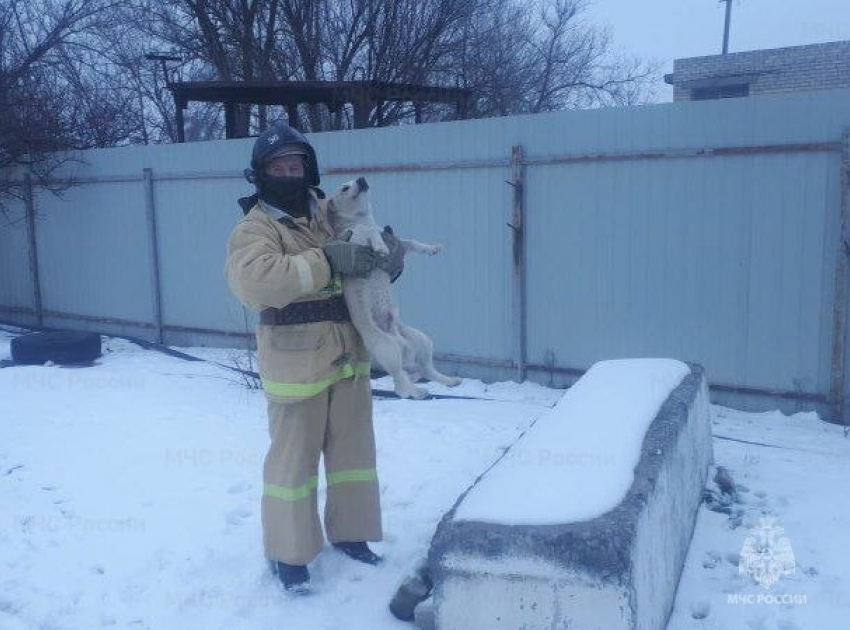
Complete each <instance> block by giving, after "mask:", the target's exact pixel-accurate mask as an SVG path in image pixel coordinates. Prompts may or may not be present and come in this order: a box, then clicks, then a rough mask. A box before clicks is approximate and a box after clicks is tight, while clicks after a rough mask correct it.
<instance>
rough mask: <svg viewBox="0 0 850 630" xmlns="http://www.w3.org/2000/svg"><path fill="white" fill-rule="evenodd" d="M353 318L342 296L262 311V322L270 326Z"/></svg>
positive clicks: (342, 320) (346, 320) (347, 320)
mask: <svg viewBox="0 0 850 630" xmlns="http://www.w3.org/2000/svg"><path fill="white" fill-rule="evenodd" d="M349 321H351V316H350V315H349V314H348V307H347V306H346V305H345V298H344V297H342V296H341V295H335V296H333V297H330V298H327V299H324V300H310V301H309V302H293V303H292V304H288V305H287V306H285V307H283V308H264V309H263V310H262V311H260V322H261V323H263V324H268V325H270V326H286V325H288V324H309V323H312V322H349Z"/></svg>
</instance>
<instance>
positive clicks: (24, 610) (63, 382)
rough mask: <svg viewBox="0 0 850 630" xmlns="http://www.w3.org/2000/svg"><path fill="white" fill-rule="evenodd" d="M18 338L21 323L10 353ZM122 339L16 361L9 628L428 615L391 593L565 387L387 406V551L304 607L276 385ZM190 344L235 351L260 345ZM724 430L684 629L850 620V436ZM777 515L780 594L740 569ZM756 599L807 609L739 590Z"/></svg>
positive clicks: (4, 601) (797, 424)
mask: <svg viewBox="0 0 850 630" xmlns="http://www.w3.org/2000/svg"><path fill="white" fill-rule="evenodd" d="M10 338H11V336H10V335H8V334H0V360H2V359H4V358H8V355H9V348H8V344H9V340H10ZM104 346H105V353H104V357H103V358H102V359H100V360H98V362H97V365H96V366H94V367H89V368H63V367H10V368H4V369H0V505H2V516H0V629H3V630H6V629H7V628H8V629H10V630H11V629H18V628H26V629H30V628H42V629H45V630H46V629H54V628H55V629H63V630H64V629H81V630H89V629H93V628H109V627H112V628H139V629H142V628H151V629H155V630H171V629H173V630H184V629H191V628H199V629H200V628H203V629H211V628H228V629H230V628H234V629H235V628H251V629H265V628H269V629H272V628H274V629H275V630H279V629H280V628H286V629H288V630H290V629H291V630H300V629H304V630H308V629H309V630H318V629H322V628H328V629H332V630H348V629H352V630H360V629H362V630H367V629H368V630H380V629H383V628H404V627H408V626H406V624H403V623H401V622H398V621H396V620H395V619H393V617H392V616H391V615H390V613H389V612H388V610H387V604H388V602H389V600H390V598H391V597H392V594H393V592H394V590H395V588H396V586H397V584H398V583H399V581H400V580H401V579H402V578H403V577H404V575H405V574H406V573H407V572H408V571H409V570H410V569H411V568H412V567H413V565H414V564H415V563H416V562H417V561H418V560H419V559H420V557H421V556H422V555H423V554H424V553H425V550H426V549H427V545H428V542H429V540H430V537H431V535H432V534H433V531H434V529H435V527H436V524H437V522H438V520H439V519H440V517H441V516H442V514H443V512H444V511H445V510H447V509H448V508H449V507H450V506H451V505H452V504H453V503H454V501H455V499H456V498H457V496H458V495H459V493H460V492H461V491H463V490H464V489H465V488H466V487H467V486H468V485H469V483H471V482H472V481H473V480H474V479H475V477H476V476H477V475H479V474H480V473H481V472H482V471H483V470H484V469H485V468H486V467H487V466H488V465H489V464H490V463H491V462H492V461H493V460H494V459H495V458H496V457H498V456H499V454H500V453H501V451H502V449H504V448H505V447H506V446H508V445H509V444H511V443H512V442H513V441H514V440H515V439H516V438H517V436H518V435H519V434H520V433H521V432H522V431H523V430H524V429H525V428H526V427H527V426H528V425H529V423H531V422H532V421H533V420H534V418H536V417H537V416H538V415H539V414H541V413H544V412H545V411H546V410H547V409H548V408H549V407H550V406H551V405H552V404H554V403H555V402H556V401H557V400H558V399H559V398H560V396H561V395H562V393H563V392H562V391H558V390H549V389H546V388H543V387H540V386H536V385H533V384H524V385H516V384H512V383H501V384H493V385H484V384H482V383H481V382H478V381H465V382H464V384H463V385H461V387H460V388H458V389H456V390H452V391H451V392H450V393H452V394H461V395H469V396H476V397H481V398H487V399H489V400H429V401H420V402H414V401H398V400H377V401H376V404H375V429H376V436H377V441H378V471H379V476H380V481H381V492H382V505H383V509H384V529H385V534H386V540H385V541H384V542H383V543H380V544H377V545H375V548H376V550H377V551H379V552H380V553H381V554H382V555H384V556H385V562H384V563H383V564H382V565H381V566H379V567H368V566H364V565H359V564H356V563H354V562H352V561H350V560H348V559H347V558H345V557H342V556H341V555H339V554H338V553H337V552H335V551H333V550H332V549H330V548H326V549H325V550H324V551H323V552H322V553H321V554H320V556H319V558H318V559H317V560H316V562H314V563H313V565H311V573H312V575H313V582H314V585H315V588H314V592H313V594H311V595H310V596H307V597H303V598H298V597H294V596H290V595H288V594H285V593H283V592H282V590H281V589H280V588H279V587H278V585H277V584H276V582H275V580H274V578H273V577H272V576H271V575H270V574H269V573H268V571H267V568H266V564H265V562H264V560H263V557H262V547H261V535H260V520H259V500H260V493H261V488H262V483H261V464H262V458H263V455H264V453H265V448H266V444H267V439H268V437H267V433H266V418H265V410H266V409H265V402H264V399H263V396H262V394H261V392H259V391H257V390H252V389H249V388H247V387H246V386H245V383H244V381H243V380H242V379H241V378H240V377H239V376H238V375H237V374H234V373H233V372H229V371H227V370H224V369H222V368H220V367H217V366H215V365H211V364H206V363H193V362H187V361H183V360H180V359H176V358H173V357H169V356H166V355H163V354H160V353H157V352H152V351H146V350H142V349H141V348H139V347H137V346H135V345H134V344H131V343H129V342H125V341H122V340H119V339H107V340H105V344H104ZM187 352H189V353H191V354H196V355H203V356H204V357H206V358H210V359H215V360H218V361H220V362H223V363H232V362H234V361H236V360H237V358H236V357H237V355H238V354H239V353H238V352H237V351H228V350H212V349H203V348H194V349H188V350H187ZM709 377H710V375H709ZM375 385H376V386H378V387H385V388H386V387H388V386H389V383H387V382H386V381H380V382H376V383H375ZM429 388H430V389H431V390H432V391H435V392H437V391H445V390H441V389H440V388H439V387H438V386H434V385H433V384H432V385H429ZM713 421H714V430H715V436H716V439H715V454H716V458H717V463H718V464H719V465H722V466H725V467H727V468H728V469H729V470H730V471H731V473H732V475H733V477H734V479H735V481H736V482H737V483H738V484H740V485H741V486H742V487H740V488H739V492H738V495H739V498H740V502H739V503H732V504H731V505H730V506H728V511H730V512H731V515H727V514H721V513H716V512H713V511H710V510H708V509H707V508H703V509H702V510H701V511H700V515H699V521H698V524H697V531H696V535H695V538H694V541H693V544H692V548H691V551H690V554H689V557H688V561H687V566H686V569H685V573H684V576H683V580H682V583H681V585H680V589H679V594H678V598H677V601H676V609H675V611H674V614H673V618H672V622H671V624H670V628H671V629H672V630H679V629H682V630H685V629H687V630H690V629H692V628H706V629H708V628H711V629H719V628H729V629H730V630H731V629H738V628H743V629H747V630H749V629H752V630H761V629H765V630H767V629H772V628H777V629H779V630H793V629H800V630H803V629H805V630H810V629H811V630H832V629H835V630H838V629H839V628H845V627H847V620H848V619H850V578H848V577H847V576H848V573H850V572H849V571H848V569H850V544H848V538H850V505H848V501H847V497H848V493H847V483H848V480H850V438H848V437H847V436H846V435H845V433H844V432H843V430H842V429H841V428H840V427H836V426H832V425H828V424H825V423H822V422H820V421H819V420H818V419H817V417H816V416H814V415H813V414H798V415H796V416H793V417H786V416H782V415H781V414H779V413H769V414H744V413H741V412H737V411H733V410H730V409H726V408H723V407H714V408H713ZM721 436H722V437H723V438H724V439H721ZM725 438H734V439H735V440H743V442H742V441H732V440H729V439H725ZM745 442H761V443H765V444H770V445H771V446H762V445H755V444H747V443H745ZM323 494H324V490H323V489H321V488H320V497H321V496H323ZM762 513H769V514H771V515H773V516H775V517H776V518H777V519H778V523H779V524H780V525H782V526H783V527H784V528H785V532H784V534H783V536H784V537H787V538H788V540H789V541H790V543H791V545H792V547H793V550H794V553H795V555H796V560H797V570H796V572H795V574H794V575H792V576H785V577H782V578H781V579H780V581H779V583H777V584H776V585H774V586H772V587H771V588H770V589H769V590H766V589H764V588H763V587H761V586H758V585H757V584H754V583H753V581H752V579H751V578H749V577H748V576H741V575H739V573H738V564H737V563H738V554H739V553H740V551H741V548H742V545H743V544H744V542H745V539H746V538H747V536H749V535H750V534H749V532H748V527H751V526H756V525H758V523H759V516H761V515H762ZM750 593H751V594H754V595H757V594H759V593H761V594H764V593H772V594H774V595H778V594H782V593H785V594H791V595H795V596H797V595H802V596H805V600H806V601H805V603H790V604H778V605H777V604H768V603H751V604H749V603H744V604H741V603H737V604H736V603H730V602H729V600H728V596H729V595H737V594H744V595H746V594H750ZM742 599H746V598H742ZM762 599H764V597H763V598H762ZM791 599H794V598H791ZM796 601H798V602H799V601H800V597H796Z"/></svg>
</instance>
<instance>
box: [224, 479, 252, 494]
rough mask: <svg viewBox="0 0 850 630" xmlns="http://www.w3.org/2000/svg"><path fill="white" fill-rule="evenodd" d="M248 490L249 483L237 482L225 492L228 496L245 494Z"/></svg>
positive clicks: (249, 487)
mask: <svg viewBox="0 0 850 630" xmlns="http://www.w3.org/2000/svg"><path fill="white" fill-rule="evenodd" d="M250 489H251V484H250V483H248V482H247V481H238V482H236V483H234V484H233V485H231V486H230V487H229V488H228V489H227V492H228V494H239V493H241V492H247V491H248V490H250Z"/></svg>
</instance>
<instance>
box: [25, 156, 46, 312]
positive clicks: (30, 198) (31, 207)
mask: <svg viewBox="0 0 850 630" xmlns="http://www.w3.org/2000/svg"><path fill="white" fill-rule="evenodd" d="M24 204H25V207H26V213H27V242H28V244H29V259H30V281H31V282H32V294H33V308H34V310H35V319H36V323H37V325H38V326H43V325H44V308H43V306H42V301H41V277H40V276H39V273H38V241H37V239H36V234H35V224H36V220H35V219H36V217H35V194H34V192H33V186H32V175H30V174H29V173H27V174H26V175H25V176H24Z"/></svg>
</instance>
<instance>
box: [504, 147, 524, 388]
mask: <svg viewBox="0 0 850 630" xmlns="http://www.w3.org/2000/svg"><path fill="white" fill-rule="evenodd" d="M508 183H509V184H510V185H511V187H512V188H513V217H512V221H511V223H509V224H508V227H509V228H511V237H512V243H513V311H514V362H515V364H516V380H517V382H518V383H522V382H523V381H525V372H526V349H527V334H526V333H527V331H526V291H525V287H526V276H525V273H526V269H525V260H526V257H525V163H524V160H523V150H522V147H521V146H515V147H512V149H511V181H509V182H508Z"/></svg>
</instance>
